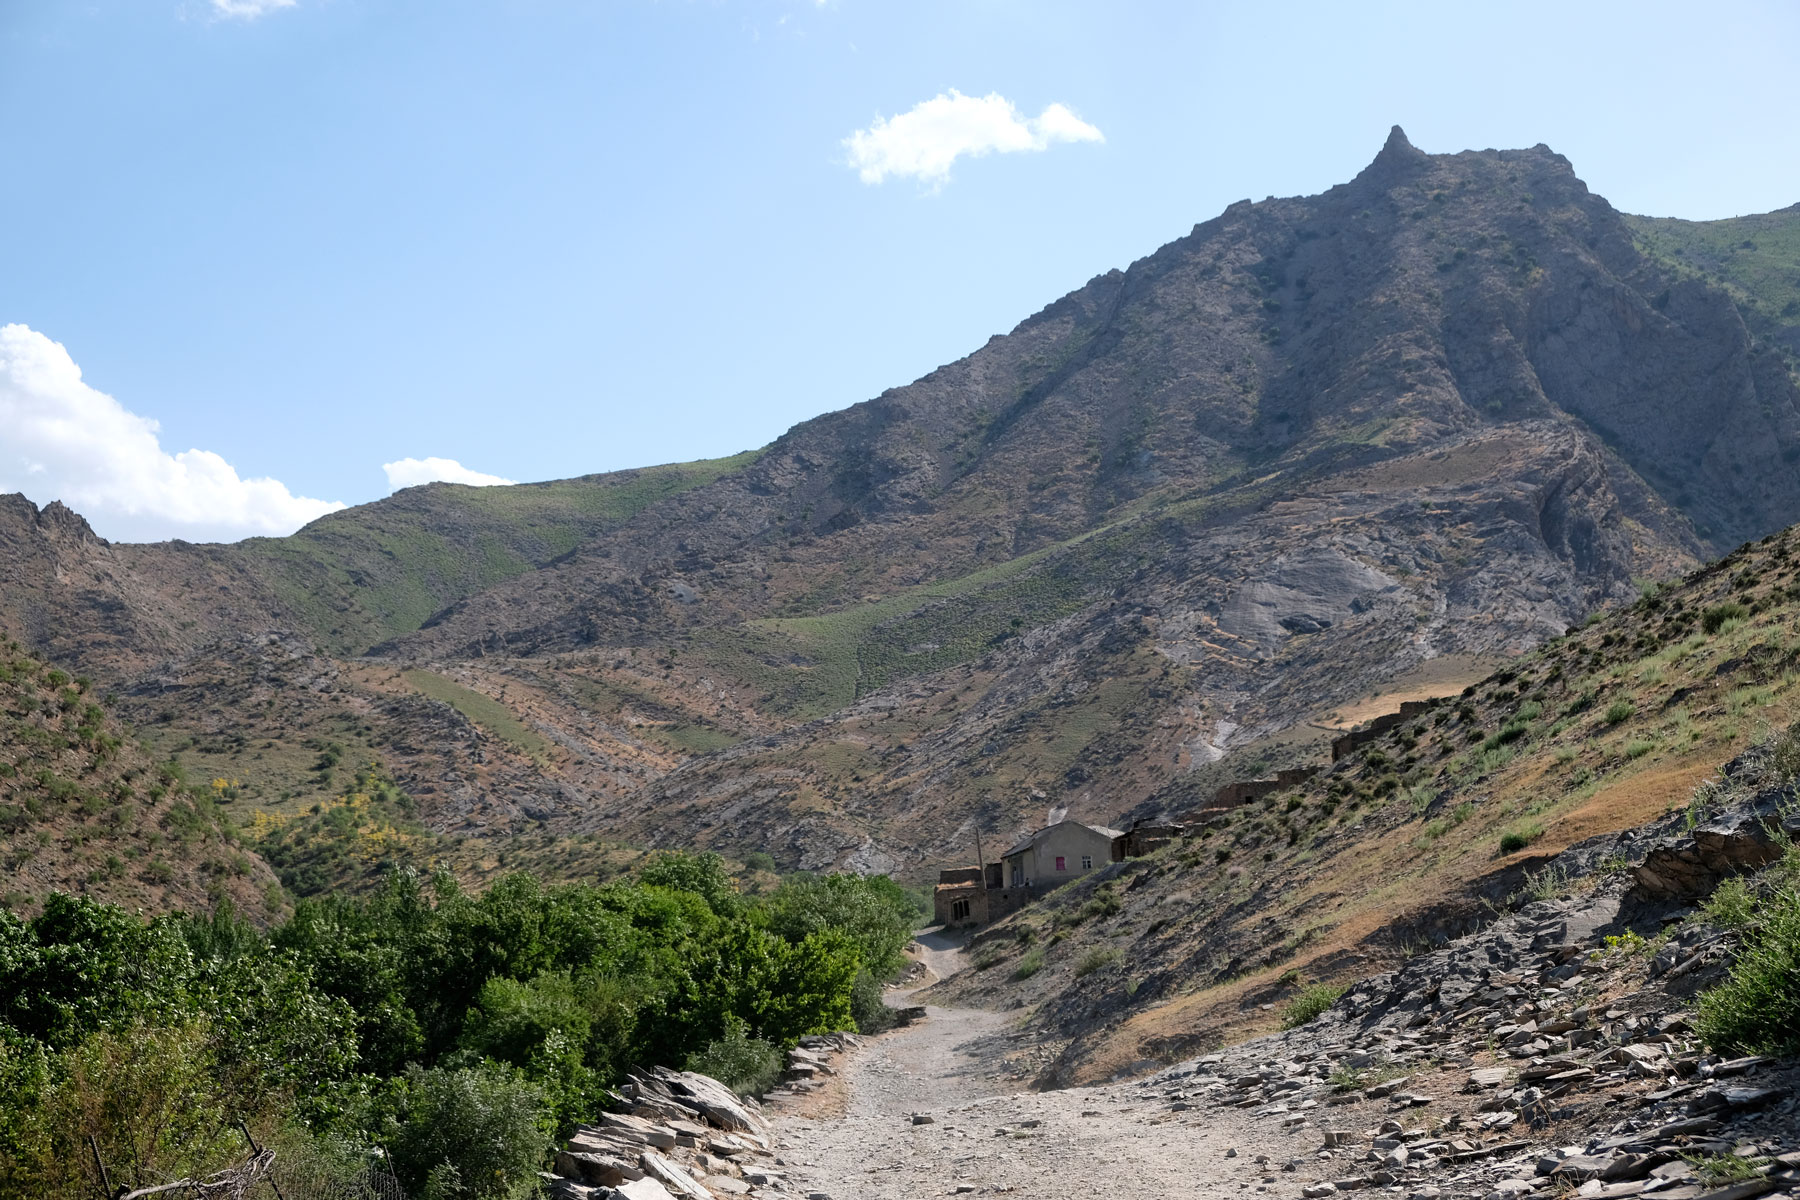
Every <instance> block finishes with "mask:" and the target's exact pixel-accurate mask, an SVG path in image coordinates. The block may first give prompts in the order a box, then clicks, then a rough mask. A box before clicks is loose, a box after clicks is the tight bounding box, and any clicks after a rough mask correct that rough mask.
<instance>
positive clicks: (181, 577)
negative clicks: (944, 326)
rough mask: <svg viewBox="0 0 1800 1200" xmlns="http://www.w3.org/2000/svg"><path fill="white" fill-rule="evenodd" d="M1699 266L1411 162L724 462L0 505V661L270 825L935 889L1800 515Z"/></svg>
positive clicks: (1772, 364) (1172, 254)
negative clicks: (229, 499) (364, 800)
mask: <svg viewBox="0 0 1800 1200" xmlns="http://www.w3.org/2000/svg"><path fill="white" fill-rule="evenodd" d="M1772 216H1773V217H1780V216H1781V214H1773V215H1772ZM1697 236H1699V235H1696V234H1695V232H1694V230H1692V229H1688V228H1686V227H1685V226H1684V227H1682V228H1680V229H1673V228H1672V227H1665V225H1659V224H1657V223H1646V222H1643V221H1640V220H1637V219H1635V218H1626V217H1624V216H1622V215H1621V214H1619V213H1617V212H1616V211H1614V210H1613V209H1612V208H1611V207H1610V206H1609V205H1607V203H1606V202H1605V201H1604V200H1603V199H1601V198H1599V197H1597V196H1594V195H1593V194H1592V193H1590V192H1589V191H1588V190H1587V188H1586V187H1585V186H1584V185H1583V184H1582V183H1581V181H1580V180H1579V179H1578V178H1577V177H1576V176H1575V174H1574V173H1573V171H1572V170H1571V168H1570V166H1569V164H1568V163H1567V162H1566V161H1565V160H1563V159H1562V158H1560V157H1559V156H1557V155H1556V154H1554V153H1552V152H1551V151H1549V150H1548V149H1547V148H1544V147H1541V146H1540V147H1536V148H1533V149H1530V150H1519V151H1481V152H1469V153H1464V154H1458V155H1442V156H1430V155H1425V154H1423V153H1421V152H1419V151H1418V150H1416V149H1414V148H1413V147H1412V146H1411V145H1410V144H1409V143H1408V142H1407V141H1406V139H1405V136H1404V135H1403V134H1401V133H1400V132H1399V131H1398V130H1396V131H1395V132H1394V134H1393V135H1392V136H1391V137H1390V139H1389V140H1388V143H1387V145H1386V146H1384V147H1383V149H1382V150H1381V153H1380V154H1379V155H1378V156H1377V157H1376V159H1375V160H1374V162H1372V163H1371V164H1370V166H1369V167H1368V168H1367V169H1366V170H1365V171H1363V172H1362V173H1361V174H1360V175H1359V176H1358V177H1357V178H1356V179H1355V180H1353V181H1351V182H1349V183H1347V184H1344V185H1342V186H1339V187H1336V188H1333V189H1331V190H1330V191H1328V192H1326V193H1324V194H1322V195H1320V196H1315V197H1307V198H1297V199H1284V200H1268V201H1264V202H1262V203H1260V204H1252V203H1249V202H1243V203H1240V204H1236V205H1233V206H1232V207H1231V208H1229V209H1228V210H1227V211H1226V212H1225V213H1223V214H1221V215H1220V216H1218V217H1216V218H1214V219H1212V220H1210V221H1207V222H1205V223H1203V224H1201V225H1198V226H1196V227H1195V229H1194V231H1193V232H1192V233H1191V234H1189V235H1188V236H1187V237H1184V238H1181V239H1179V240H1177V241H1175V242H1172V243H1170V244H1169V245H1168V246H1165V247H1163V248H1162V249H1160V250H1158V251H1157V252H1156V253H1155V254H1153V255H1151V256H1149V257H1148V258H1145V259H1143V260H1140V261H1139V262H1137V263H1135V264H1133V265H1132V266H1131V267H1130V268H1129V269H1127V270H1125V271H1114V272H1109V273H1108V274H1106V275H1103V276H1100V277H1098V278H1096V279H1094V280H1093V281H1091V282H1090V283H1089V284H1087V285H1086V286H1085V287H1083V288H1081V289H1079V290H1078V291H1076V292H1074V293H1071V294H1070V295H1069V296H1067V297H1064V298H1063V299H1061V300H1059V301H1057V302H1056V303H1054V304H1052V305H1050V306H1049V307H1047V308H1045V309H1044V310H1043V311H1041V312H1040V313H1038V314H1036V315H1034V316H1032V317H1031V318H1029V319H1028V320H1026V321H1025V322H1023V323H1022V324H1021V325H1020V326H1019V327H1018V328H1017V329H1015V330H1013V331H1012V332H1011V333H1010V334H1007V335H1005V336H1002V337H996V338H994V339H992V340H990V341H989V343H988V344H987V345H986V346H984V347H982V348H981V349H980V350H978V351H976V352H975V353H974V354H971V355H970V356H969V357H967V358H965V359H962V360H960V361H958V362H956V363H953V364H950V365H948V366H946V367H944V368H942V369H940V370H938V371H935V372H933V373H932V374H931V375H928V376H926V377H925V378H924V379H921V380H919V381H916V382H915V383H913V384H911V385H908V386H907V387H903V388H896V389H893V390H890V391H888V392H886V393H884V394H883V395H881V396H880V397H877V398H876V399H874V400H870V401H867V402H865V403H863V404H859V405H856V406H854V407H852V408H849V409H845V410H843V411H841V412H836V413H831V414H827V415H825V416H822V417H819V418H816V419H814V420H812V421H808V422H805V423H803V424H802V425H799V426H797V427H795V428H794V429H793V430H791V431H789V432H788V433H787V434H785V435H783V436H782V437H781V438H780V439H778V440H777V441H776V442H775V443H773V444H772V445H771V446H769V447H766V448H764V449H763V450H762V451H760V452H756V453H752V454H746V455H743V456H739V457H738V458H736V459H727V460H718V461H716V462H712V463H699V464H690V465H687V466H681V467H667V468H655V469H651V470H647V471H643V472H622V473H618V474H615V475H609V476H594V477H588V478H586V479H581V480H571V481H563V482H559V483H553V484H544V485H527V486H522V487H517V488H492V489H470V488H461V487H454V486H449V485H433V486H431V487H428V488H425V489H410V490H408V491H406V492H402V493H399V494H398V495H396V496H394V497H391V498H390V499H388V500H385V501H382V502H379V503H377V504H373V505H368V506H364V507H363V508H361V509H356V510H350V511H348V512H344V513H339V514H334V515H332V516H331V517H328V518H325V519H324V520H322V521H320V522H317V523H315V524H314V525H313V526H310V527H308V528H307V529H306V530H303V531H301V533H299V534H297V535H295V536H294V537H293V538H288V539H273V540H271V539H257V540H253V541H250V542H245V543H241V544H238V545H235V546H223V547H196V546H187V545H184V544H180V543H172V544H166V545H157V546H111V545H106V544H105V543H103V542H101V541H99V540H98V539H96V538H94V537H93V536H92V534H91V533H90V532H88V531H87V529H86V527H85V524H84V523H82V522H81V521H80V520H79V518H77V517H75V516H74V514H71V513H68V512H67V510H64V509H61V508H60V506H55V505H52V506H51V507H50V508H48V509H45V510H44V511H43V512H39V511H37V510H36V509H34V508H32V507H31V506H30V505H29V504H26V503H25V502H23V501H22V500H18V499H14V500H12V501H10V502H8V504H7V506H6V507H5V508H4V510H3V511H0V577H3V578H4V580H5V583H6V586H5V587H4V589H0V627H4V628H5V629H6V630H8V631H10V632H12V633H13V634H14V635H15V636H19V637H21V638H22V639H24V640H25V641H26V642H27V643H28V644H30V645H31V646H33V647H34V648H35V649H37V650H39V651H41V652H43V653H45V654H49V655H53V656H54V657H55V659H56V661H58V662H61V663H67V664H71V665H73V666H74V667H76V668H77V669H80V670H83V671H86V672H89V673H91V674H93V675H94V676H95V678H98V679H102V680H104V681H105V683H106V685H107V686H109V687H114V688H116V689H117V690H118V691H119V692H120V693H121V696H122V704H123V706H124V709H125V711H126V713H127V715H128V716H130V717H131V718H132V719H133V720H134V721H136V722H137V723H138V724H139V725H140V726H141V727H142V728H143V729H145V731H146V733H147V736H150V737H151V738H152V740H153V741H154V742H155V743H156V745H157V746H158V749H159V750H162V749H173V748H174V747H176V746H180V747H182V753H183V754H184V755H186V756H187V758H188V760H189V761H192V762H194V763H196V764H198V765H199V766H200V767H201V768H202V769H206V770H211V769H214V768H222V767H223V766H225V765H227V764H231V765H234V766H238V767H241V768H242V769H243V773H244V774H245V775H246V776H248V778H249V786H252V787H256V788H258V789H260V795H259V798H258V801H257V802H258V804H263V805H267V806H268V807H269V808H270V810H271V811H276V812H283V811H298V810H300V809H303V808H304V807H305V806H307V805H309V804H310V803H315V802H318V801H319V800H320V799H321V798H322V797H324V798H329V796H330V794H331V793H330V791H329V790H328V785H329V781H324V782H321V781H320V780H319V779H318V777H317V773H316V772H314V771H312V770H311V768H310V767H309V766H308V765H307V764H309V763H310V762H311V761H312V760H313V759H314V758H315V757H316V756H317V754H318V753H321V751H319V750H318V749H317V748H316V747H315V746H314V745H312V744H311V743H324V744H330V743H332V742H336V743H337V744H339V745H340V746H342V747H343V748H344V752H345V753H346V754H352V755H366V756H369V757H371V758H374V759H376V760H378V761H380V762H381V763H382V765H383V766H384V768H385V769H386V770H387V771H388V772H389V773H390V774H392V775H393V776H394V777H395V778H396V779H399V780H401V781H402V783H403V784H404V785H405V786H406V788H407V790H408V791H410V792H412V793H413V794H414V795H416V796H418V797H419V799H420V801H421V804H422V815H423V817H424V819H425V820H426V821H427V823H429V824H430V825H432V826H433V827H434V828H436V829H439V830H461V831H463V832H468V833H477V834H489V833H491V834H505V833H510V832H512V831H516V830H518V829H519V828H522V827H537V826H542V827H543V828H544V829H545V830H547V831H551V832H558V831H560V832H568V833H574V832H585V833H602V834H605V835H607V836H609V837H618V838H622V839H626V840H630V841H634V842H638V843H642V844H699V845H726V844H730V845H732V846H734V847H738V848H746V847H753V848H757V849H763V850H766V851H768V852H770V853H772V854H774V855H775V856H776V858H777V859H778V860H779V861H780V862H782V863H783V864H784V865H788V866H797V865H805V866H812V867H819V866H827V865H853V866H859V867H865V868H880V869H889V868H892V869H900V870H904V871H911V872H921V873H922V872H925V871H927V870H928V869H929V865H930V864H931V863H932V862H933V860H936V859H938V858H940V857H942V856H944V855H947V854H956V855H957V856H959V857H960V856H961V855H962V854H964V853H966V848H967V846H968V845H969V843H970V841H971V838H972V835H973V833H974V832H975V831H976V829H977V828H979V829H981V830H982V831H983V832H985V833H987V834H989V835H991V836H993V837H996V838H1005V837H1006V836H1008V835H1009V834H1011V833H1013V832H1015V831H1017V830H1018V829H1020V828H1022V827H1027V826H1030V825H1033V824H1036V823H1037V822H1038V821H1040V820H1041V819H1042V817H1043V815H1044V812H1045V810H1046V809H1049V808H1066V809H1068V810H1069V811H1071V812H1072V813H1073V814H1075V815H1078V816H1085V817H1091V818H1095V819H1113V818H1116V817H1117V816H1119V815H1120V814H1121V813H1125V812H1128V811H1136V810H1138V809H1140V808H1144V807H1145V806H1148V807H1156V806H1157V805H1159V804H1164V805H1166V804H1171V803H1175V802H1177V801H1178V800H1180V799H1182V798H1185V797H1189V796H1191V795H1192V794H1193V792H1194V787H1195V784H1194V781H1195V780H1196V779H1199V778H1206V777H1207V776H1206V775H1205V773H1204V771H1205V768H1207V767H1208V764H1212V763H1215V762H1218V761H1219V760H1221V759H1223V758H1224V757H1225V756H1227V755H1233V756H1237V758H1238V759H1239V760H1250V759H1256V758H1259V757H1261V758H1267V757H1269V756H1271V755H1275V756H1277V757H1280V756H1283V755H1286V756H1289V757H1291V756H1294V755H1299V754H1304V753H1307V751H1306V750H1305V749H1304V748H1303V747H1297V746H1295V745H1294V744H1293V738H1294V735H1295V732H1296V731H1299V730H1304V729H1306V727H1307V723H1308V722H1309V721H1313V720H1323V719H1324V718H1325V717H1326V715H1327V714H1328V713H1330V712H1331V711H1333V710H1337V709H1340V708H1341V707H1342V706H1344V705H1345V704H1346V703H1347V702H1350V701H1352V700H1354V699H1356V698H1357V697H1360V696H1365V695H1367V694H1368V693H1369V692H1370V691H1372V690H1376V689H1383V688H1387V687H1390V686H1392V681H1393V680H1395V679H1396V678H1397V677H1400V676H1403V675H1404V674H1405V673H1406V672H1408V671H1411V670H1414V669H1417V668H1419V667H1421V666H1422V665H1425V664H1430V663H1433V662H1443V661H1465V660H1467V661H1473V662H1480V661H1483V660H1484V656H1486V657H1491V656H1499V655H1509V654H1513V653H1517V652H1519V651H1522V650H1525V649H1528V648H1529V647H1531V646H1534V645H1536V644H1538V643H1539V642H1541V641H1543V640H1544V639H1546V638H1549V637H1552V636H1555V635H1556V634H1558V633H1560V632H1561V631H1562V630H1563V629H1564V628H1566V627H1567V626H1568V625H1569V624H1570V623H1572V622H1574V621H1577V620H1579V619H1580V618H1581V617H1583V616H1584V615H1585V614H1586V613H1588V612H1589V611H1592V610H1593V609H1595V608H1596V607H1599V606H1602V605H1605V604H1609V603H1616V602H1621V601H1625V600H1628V599H1629V598H1630V597H1631V596H1633V595H1635V590H1634V583H1633V581H1634V579H1638V578H1642V577H1663V576H1668V575H1671V574H1674V573H1677V572H1679V571H1680V570H1681V569H1684V568H1686V567H1688V566H1691V565H1692V564H1694V563H1695V562H1696V561H1698V560H1700V559H1702V558H1704V557H1707V556H1709V555H1711V554H1714V553H1717V552H1720V551H1722V550H1724V549H1728V548H1729V547H1731V546H1733V545H1735V544H1737V543H1738V542H1740V541H1742V540H1744V539H1746V538H1750V537H1755V536H1760V535H1762V534H1764V533H1767V532H1768V531H1769V530H1771V529H1775V528H1779V527H1782V526H1785V525H1787V524H1788V523H1790V522H1792V521H1794V520H1796V519H1800V474H1797V473H1796V472H1795V471H1794V470H1793V469H1792V467H1791V465H1790V460H1791V459H1793V458H1796V457H1800V389H1797V387H1796V383H1795V372H1794V368H1793V365H1792V358H1791V346H1790V341H1789V338H1788V334H1789V331H1790V330H1791V329H1792V328H1795V327H1797V325H1800V323H1797V322H1796V321H1795V319H1793V317H1792V315H1791V314H1789V315H1786V316H1784V315H1783V314H1784V312H1785V309H1784V307H1783V306H1782V305H1780V304H1776V303H1775V300H1776V299H1778V298H1779V296H1778V294H1777V292H1776V291H1775V290H1771V289H1773V288H1774V285H1773V284H1769V283H1768V281H1767V279H1765V278H1764V276H1765V275H1768V274H1769V272H1768V271H1762V273H1761V274H1756V275H1755V277H1754V278H1752V277H1751V276H1750V275H1745V274H1743V273H1742V272H1739V274H1738V275H1733V274H1732V273H1731V271H1728V270H1726V269H1725V268H1724V267H1723V266H1721V265H1719V263H1717V262H1715V261H1714V260H1712V259H1707V258H1705V256H1703V255H1700V254H1698V253H1697V252H1696V251H1691V250H1686V249H1684V250H1683V252H1682V254H1679V255H1678V254H1676V253H1675V249H1679V248H1681V247H1682V246H1687V245H1690V244H1691V245H1695V246H1697V245H1698V244H1699V242H1697V241H1695V238H1696V237H1697ZM1709 236H1710V235H1709ZM1684 238H1685V239H1687V240H1686V241H1685V242H1684V241H1682V239H1684ZM1701 240H1704V238H1702V239H1701ZM1741 240H1743V239H1740V241H1741ZM1678 242H1679V243H1681V245H1680V246H1678V245H1676V243H1678ZM1768 242H1769V246H1770V249H1769V250H1768V251H1767V252H1766V253H1765V252H1763V251H1758V253H1759V254H1762V255H1764V257H1765V258H1767V259H1769V260H1771V261H1773V260H1778V259H1779V258H1780V256H1781V255H1782V254H1783V253H1785V251H1784V250H1782V248H1781V247H1782V246H1784V245H1785V243H1784V242H1781V241H1780V239H1778V238H1774V237H1770V238H1769V239H1768ZM1709 244H1710V243H1709ZM1758 245H1759V246H1760V245H1762V243H1758ZM1740 265H1741V264H1740ZM1733 269H1736V268H1733ZM1759 270H1761V268H1759ZM1744 280H1748V281H1749V282H1748V283H1746V282H1744ZM276 660H280V661H281V662H285V663H288V664H295V663H298V664H305V665H304V666H303V667H295V666H292V665H289V666H279V665H272V664H274V663H275V662H276ZM1480 673H1481V671H1480V670H1478V669H1476V670H1472V671H1471V672H1470V673H1469V676H1468V677H1469V678H1473V677H1474V676H1475V675H1479V674H1480ZM302 677H304V680H303V679H302ZM1457 682H1461V680H1460V679H1459V680H1458V681H1457ZM240 737H241V738H242V740H241V741H240V740H235V739H238V738H240ZM252 738H260V739H261V740H260V742H257V743H256V744H257V745H258V746H259V747H260V753H261V756H262V757H261V758H260V759H257V758H255V757H254V754H255V753H257V752H256V751H252V752H250V754H251V757H250V760H249V761H245V759H246V753H245V749H244V747H245V746H246V745H247V744H249V741H250V739H252ZM1282 739H1287V741H1288V745H1287V747H1286V748H1276V747H1277V743H1278V742H1281V741H1282ZM263 743H268V744H267V745H266V746H264V745H263ZM1196 772H1199V774H1196Z"/></svg>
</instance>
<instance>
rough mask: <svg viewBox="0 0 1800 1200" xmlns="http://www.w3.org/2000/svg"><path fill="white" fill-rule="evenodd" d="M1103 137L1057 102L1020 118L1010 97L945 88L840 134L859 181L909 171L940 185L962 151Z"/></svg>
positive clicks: (1004, 150) (1014, 149)
mask: <svg viewBox="0 0 1800 1200" xmlns="http://www.w3.org/2000/svg"><path fill="white" fill-rule="evenodd" d="M1105 140H1106V138H1105V137H1104V136H1103V135H1102V134H1101V132H1100V131H1099V130H1098V129H1095V128H1094V127H1093V126H1092V125H1089V124H1088V123H1087V122H1086V121H1083V120H1082V119H1081V118H1080V117H1078V116H1076V115H1075V114H1074V113H1072V112H1070V111H1069V109H1068V108H1066V107H1065V106H1063V105H1061V104H1052V105H1050V107H1048V108H1046V109H1045V110H1044V111H1043V112H1041V113H1039V114H1038V115H1037V116H1035V117H1025V118H1021V117H1020V116H1019V110H1018V109H1017V108H1015V107H1014V106H1013V102H1012V101H1011V100H1008V99H1007V98H1006V97H1005V96H1002V95H1001V94H1000V93H998V92H989V93H988V94H987V95H985V96H981V97H979V98H977V97H975V96H965V95H963V94H962V93H961V92H959V91H957V90H956V89H955V88H951V89H950V90H949V91H948V92H946V93H943V94H941V95H937V96H933V97H932V98H931V99H929V100H926V101H924V102H923V103H921V104H916V105H914V106H913V109H912V111H911V112H904V113H901V114H900V115H899V116H896V117H894V118H893V119H891V120H890V119H888V118H885V117H880V116H877V117H876V118H875V123H874V124H873V125H871V126H869V127H868V128H867V129H859V130H857V131H856V132H855V133H853V134H851V135H850V136H849V137H847V138H845V139H844V148H845V149H847V150H848V151H849V152H850V166H851V167H852V168H854V169H855V170H856V172H857V174H858V175H859V176H860V177H861V178H862V181H863V182H864V183H870V184H874V183H880V182H882V181H883V180H885V179H886V178H887V177H888V176H890V175H896V176H908V175H910V176H912V177H914V178H916V179H921V180H924V181H925V182H927V183H930V184H932V185H933V186H935V187H941V186H943V184H944V183H945V182H946V181H948V180H949V178H950V164H951V163H953V162H955V161H956V160H957V159H958V158H959V157H961V156H962V155H965V154H966V155H968V156H969V157H971V158H979V157H981V156H982V155H984V154H995V153H998V154H1015V153H1018V152H1020V151H1025V150H1048V149H1049V148H1050V147H1051V146H1052V145H1054V144H1055V143H1057V142H1103V141H1105Z"/></svg>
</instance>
